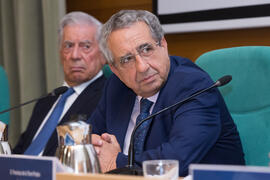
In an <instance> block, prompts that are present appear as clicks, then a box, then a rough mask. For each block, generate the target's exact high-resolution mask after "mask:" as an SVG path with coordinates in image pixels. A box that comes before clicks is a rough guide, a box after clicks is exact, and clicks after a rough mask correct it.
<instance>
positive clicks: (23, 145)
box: [13, 12, 106, 156]
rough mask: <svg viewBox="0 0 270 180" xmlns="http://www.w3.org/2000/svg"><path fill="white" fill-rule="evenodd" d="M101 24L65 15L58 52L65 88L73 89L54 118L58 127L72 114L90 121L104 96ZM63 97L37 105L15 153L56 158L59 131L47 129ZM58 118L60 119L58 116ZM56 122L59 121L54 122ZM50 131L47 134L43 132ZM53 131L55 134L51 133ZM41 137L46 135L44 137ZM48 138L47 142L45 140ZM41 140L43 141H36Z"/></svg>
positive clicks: (89, 18)
mask: <svg viewBox="0 0 270 180" xmlns="http://www.w3.org/2000/svg"><path fill="white" fill-rule="evenodd" d="M101 26H102V24H101V23H100V22H99V21H98V20H97V19H96V18H94V17H92V16H90V15H88V14H86V13H83V12H71V13H68V14H66V15H65V16H64V17H63V18H62V20H61V22H60V26H59V31H58V37H59V52H60V58H61V63H62V66H63V71H64V79H65V82H64V84H63V85H64V86H68V87H70V88H69V89H71V90H73V92H71V94H70V95H69V96H68V97H67V99H66V101H65V103H64V107H63V111H62V112H61V114H60V113H59V114H60V118H55V119H52V121H54V122H55V123H56V124H57V123H59V124H62V123H65V122H67V121H68V120H70V118H71V116H72V115H80V116H81V117H85V118H84V119H81V120H87V119H88V118H89V117H90V115H91V114H92V112H93V111H94V109H95V108H96V106H97V103H98V101H99V99H100V97H101V94H102V93H101V92H102V89H103V86H104V83H105V80H106V78H105V77H104V75H103V73H102V70H101V69H102V67H103V65H104V64H105V59H104V56H103V55H102V53H101V51H100V49H99V47H98V33H99V31H100V28H101ZM64 95H65V94H63V95H61V96H60V97H56V96H54V97H52V96H48V97H46V98H44V99H41V100H39V101H38V102H37V104H36V105H35V108H34V110H33V113H32V116H31V119H30V121H29V124H28V126H27V129H26V131H25V132H24V133H23V134H22V135H21V137H20V139H19V142H18V144H17V145H16V147H15V148H14V149H13V153H15V154H27V155H43V156H54V155H55V151H56V148H57V146H58V141H57V133H56V129H55V128H53V129H51V127H53V126H48V122H50V119H51V117H52V114H54V113H53V112H55V109H57V108H56V107H57V105H58V102H60V100H61V98H62V97H63V96H64ZM56 117H57V116H56ZM55 120H56V121H55ZM46 127H48V128H47V131H46V132H43V130H44V129H45V128H46ZM49 131H50V132H52V134H50V133H48V132H49ZM41 134H45V137H44V136H42V137H41ZM46 136H48V140H47V141H46V140H45V139H46ZM38 139H40V141H41V142H43V141H46V142H44V144H45V147H44V146H43V145H41V144H42V143H40V142H37V140H38Z"/></svg>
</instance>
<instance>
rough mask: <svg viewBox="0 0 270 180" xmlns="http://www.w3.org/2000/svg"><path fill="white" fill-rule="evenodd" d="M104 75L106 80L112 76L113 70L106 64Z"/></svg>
mask: <svg viewBox="0 0 270 180" xmlns="http://www.w3.org/2000/svg"><path fill="white" fill-rule="evenodd" d="M102 71H103V74H104V76H105V77H106V78H108V77H110V75H111V74H112V71H111V68H110V66H109V65H108V64H105V65H104V66H103V68H102Z"/></svg>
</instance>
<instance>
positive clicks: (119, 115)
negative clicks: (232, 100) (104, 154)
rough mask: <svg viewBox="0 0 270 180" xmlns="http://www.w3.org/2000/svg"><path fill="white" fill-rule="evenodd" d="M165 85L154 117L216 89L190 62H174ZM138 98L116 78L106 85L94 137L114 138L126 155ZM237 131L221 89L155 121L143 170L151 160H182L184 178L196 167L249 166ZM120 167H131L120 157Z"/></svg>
mask: <svg viewBox="0 0 270 180" xmlns="http://www.w3.org/2000/svg"><path fill="white" fill-rule="evenodd" d="M170 61H171V66H170V72H169V76H168V80H167V82H166V84H165V85H164V86H163V87H162V89H161V90H160V93H159V96H158V99H157V102H156V104H155V106H154V109H153V113H155V112H157V111H159V110H161V109H163V108H165V107H168V106H170V105H172V104H174V103H176V102H178V101H180V100H183V99H185V98H186V97H188V96H190V95H192V94H193V93H195V92H197V91H199V90H201V89H204V88H207V87H209V86H211V85H212V84H213V81H212V80H211V78H210V77H209V76H208V75H207V73H205V72H204V71H203V70H201V69H200V68H199V67H197V66H196V65H195V64H194V63H192V62H191V61H189V60H187V59H184V58H180V57H175V56H171V57H170ZM135 97H136V94H135V93H134V92H133V91H132V90H131V89H129V88H128V87H127V86H125V85H124V84H123V83H122V82H121V81H120V80H119V79H118V78H117V77H116V76H115V75H112V76H111V78H110V79H109V80H108V81H107V83H106V85H105V89H104V94H103V96H102V98H101V101H100V103H99V105H98V107H97V109H96V110H95V112H94V113H93V115H92V116H91V118H90V119H89V122H90V123H91V124H92V125H93V133H97V134H102V133H104V132H107V133H110V134H114V135H115V136H116V138H117V140H118V142H119V144H120V146H121V148H122V149H123V145H124V139H125V135H126V131H127V128H128V124H129V121H130V117H131V113H132V110H133V106H134V102H135ZM243 156H244V154H243V150H242V145H241V141H240V138H239V134H238V131H237V129H236V126H235V124H234V122H233V120H232V118H231V116H230V114H229V112H228V110H227V107H226V105H225V103H224V100H223V98H222V96H221V94H220V93H219V91H218V89H212V90H210V91H208V92H205V93H203V94H201V95H199V96H197V97H196V98H194V99H193V100H191V101H189V102H187V103H185V104H183V105H181V106H180V107H176V108H174V109H171V110H168V111H165V112H164V113H162V114H160V115H158V116H156V117H154V118H153V119H152V120H151V124H150V128H149V130H148V134H147V136H146V140H145V145H144V152H143V153H142V155H140V156H138V157H135V162H136V164H138V165H141V163H142V161H144V160H147V159H177V160H179V167H180V169H179V175H180V176H185V175H187V174H188V166H189V164H191V163H208V164H244V163H245V162H244V158H243ZM116 163H117V167H118V168H119V167H123V166H125V165H126V164H127V156H126V155H124V154H123V153H119V154H118V157H117V162H116Z"/></svg>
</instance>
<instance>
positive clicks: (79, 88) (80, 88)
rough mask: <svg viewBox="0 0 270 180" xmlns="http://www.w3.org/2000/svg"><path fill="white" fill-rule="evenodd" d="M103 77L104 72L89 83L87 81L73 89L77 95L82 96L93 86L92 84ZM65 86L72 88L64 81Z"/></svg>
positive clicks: (99, 73)
mask: <svg viewBox="0 0 270 180" xmlns="http://www.w3.org/2000/svg"><path fill="white" fill-rule="evenodd" d="M102 75H103V72H102V71H99V72H98V73H97V75H96V76H95V77H93V78H92V79H90V80H89V81H86V82H84V83H82V84H80V85H78V86H74V87H73V89H74V91H75V93H76V94H78V95H79V94H81V93H82V92H83V90H84V89H85V88H86V87H87V86H88V85H89V84H91V83H92V82H94V81H95V80H96V79H98V78H99V77H101V76H102ZM63 86H67V87H70V86H69V85H68V84H67V82H66V81H64V83H63Z"/></svg>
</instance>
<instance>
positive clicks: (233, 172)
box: [189, 164, 270, 180]
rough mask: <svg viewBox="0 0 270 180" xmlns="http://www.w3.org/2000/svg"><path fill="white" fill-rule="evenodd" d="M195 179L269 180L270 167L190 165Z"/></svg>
mask: <svg viewBox="0 0 270 180" xmlns="http://www.w3.org/2000/svg"><path fill="white" fill-rule="evenodd" d="M189 171H190V174H191V175H192V176H193V180H211V179H214V180H236V179H237V180H258V179H259V180H269V179H270V168H269V167H262V166H229V165H199V164H198V165H197V164H196V165H190V167H189Z"/></svg>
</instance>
